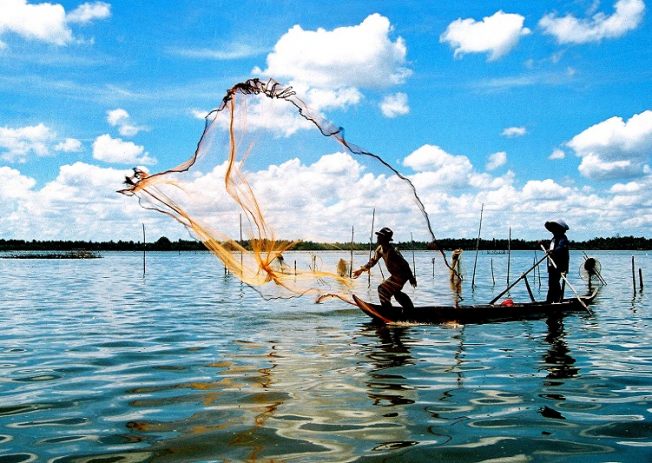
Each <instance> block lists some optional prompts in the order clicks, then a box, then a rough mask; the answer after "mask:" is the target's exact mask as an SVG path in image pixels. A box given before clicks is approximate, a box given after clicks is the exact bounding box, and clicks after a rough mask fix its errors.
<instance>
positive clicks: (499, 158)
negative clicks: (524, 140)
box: [487, 151, 507, 170]
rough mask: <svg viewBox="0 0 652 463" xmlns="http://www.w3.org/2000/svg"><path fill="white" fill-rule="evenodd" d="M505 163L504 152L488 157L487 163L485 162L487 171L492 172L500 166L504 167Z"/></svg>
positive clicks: (505, 156) (505, 154) (505, 155)
mask: <svg viewBox="0 0 652 463" xmlns="http://www.w3.org/2000/svg"><path fill="white" fill-rule="evenodd" d="M506 162H507V153H506V152H504V151H499V152H497V153H494V154H492V155H490V156H489V161H488V162H487V170H494V169H497V168H498V167H500V166H503V165H505V163H506Z"/></svg>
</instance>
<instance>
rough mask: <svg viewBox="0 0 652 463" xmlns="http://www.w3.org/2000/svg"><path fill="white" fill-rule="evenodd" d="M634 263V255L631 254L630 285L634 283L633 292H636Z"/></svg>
mask: <svg viewBox="0 0 652 463" xmlns="http://www.w3.org/2000/svg"><path fill="white" fill-rule="evenodd" d="M635 267H636V265H635V264H634V256H632V285H634V292H636V269H635Z"/></svg>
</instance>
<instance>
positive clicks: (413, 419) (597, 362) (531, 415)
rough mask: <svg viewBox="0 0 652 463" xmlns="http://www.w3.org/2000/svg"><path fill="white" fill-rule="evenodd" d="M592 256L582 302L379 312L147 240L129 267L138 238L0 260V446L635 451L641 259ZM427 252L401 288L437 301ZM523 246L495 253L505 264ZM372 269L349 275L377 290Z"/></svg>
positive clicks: (316, 458)
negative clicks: (576, 306) (373, 316)
mask: <svg viewBox="0 0 652 463" xmlns="http://www.w3.org/2000/svg"><path fill="white" fill-rule="evenodd" d="M590 254H591V255H592V256H595V257H597V258H598V259H599V260H600V262H601V263H602V270H603V276H604V277H605V279H606V280H607V282H608V285H607V286H606V287H604V288H603V289H602V291H601V292H600V294H599V297H598V299H597V301H596V303H595V305H594V310H595V313H594V314H593V315H589V314H587V313H581V314H572V315H568V316H566V317H564V318H563V319H561V320H537V321H523V322H509V323H500V324H488V325H467V326H401V327H390V328H387V327H385V328H380V327H375V326H373V325H371V324H369V323H368V319H367V318H366V317H365V316H364V315H363V314H362V312H360V311H358V310H357V309H355V308H353V307H352V306H349V305H347V304H344V303H341V302H339V301H330V302H327V303H325V304H321V305H315V304H313V303H312V300H311V299H310V298H303V299H293V300H276V301H264V300H262V299H261V298H260V297H259V296H258V294H257V293H256V292H254V291H252V290H251V289H250V288H248V287H246V286H243V285H241V284H240V283H239V282H238V281H237V280H236V279H234V278H233V277H231V276H225V275H224V271H223V268H222V266H221V265H220V264H219V263H218V262H217V261H216V260H215V259H214V258H213V257H212V256H211V255H210V254H207V253H188V254H182V255H179V254H176V253H167V254H166V253H158V254H157V253H150V254H148V267H147V275H146V276H145V277H144V278H143V275H142V267H141V259H142V255H141V254H138V253H105V254H104V258H102V259H96V260H67V261H65V260H60V261H54V260H15V259H0V275H1V278H0V326H1V327H2V329H1V331H0V372H1V373H0V463H8V462H23V461H48V462H57V463H59V462H91V461H92V462H150V461H151V462H167V461H170V462H176V461H184V462H185V461H197V462H200V461H202V462H204V461H275V462H279V461H293V462H325V461H329V462H330V461H333V462H335V461H369V462H372V461H409V462H418V461H423V462H426V461H439V460H442V461H444V460H445V461H456V462H457V461H462V462H481V461H507V462H519V461H534V462H538V461H546V462H548V461H564V462H573V461H576V462H586V461H591V462H613V461H620V462H626V461H637V462H643V461H650V460H652V419H651V418H652V415H651V412H652V334H651V332H652V330H651V329H650V322H651V320H652V319H651V312H652V307H651V304H650V295H651V294H652V280H651V279H650V276H651V275H652V256H648V255H647V254H646V253H632V252H623V253H604V252H601V253H590ZM433 255H435V254H432V253H417V254H416V257H415V259H416V263H417V268H418V270H417V278H418V279H419V288H418V289H417V290H416V291H415V292H412V290H409V291H408V293H410V294H411V295H412V297H413V299H414V300H415V302H417V303H428V302H443V303H450V302H451V301H452V294H451V290H450V288H449V285H448V282H447V280H446V272H445V268H444V267H443V264H442V263H441V260H440V258H438V259H437V260H436V262H435V268H434V272H435V278H433V275H432V274H433V265H432V263H431V258H432V256H433ZM632 255H635V256H636V261H635V262H636V268H637V269H638V268H639V267H640V268H642V271H643V276H644V278H647V280H646V285H647V286H646V287H644V288H643V290H642V291H641V290H640V288H637V290H636V292H635V291H634V289H633V287H632V274H631V257H632ZM340 257H345V258H348V257H347V253H343V254H342V255H338V254H336V253H324V254H320V256H319V261H320V262H321V263H322V265H323V268H324V269H329V268H332V269H334V268H335V261H336V260H337V259H338V258H340ZM365 257H366V256H365V253H361V254H358V255H356V264H357V265H359V264H362V263H364V262H365V261H366V258H365ZM409 257H411V256H409ZM533 258H534V255H533V253H531V252H527V253H526V252H516V253H512V259H511V274H512V279H513V278H514V277H515V276H517V275H518V274H520V273H521V272H522V271H524V270H526V269H527V268H528V267H529V266H530V265H531V264H532V263H533ZM310 259H311V256H310V254H309V253H305V254H302V253H296V254H288V255H286V261H287V262H288V263H290V262H291V261H292V260H297V261H298V266H299V267H301V266H306V265H307V262H309V261H310ZM473 259H474V254H473V253H472V252H467V253H465V255H464V257H463V267H464V274H465V276H466V279H465V283H464V287H463V293H462V296H463V298H464V301H463V302H464V303H472V302H487V301H489V300H491V299H492V297H493V296H494V295H496V294H498V293H499V292H500V291H501V290H502V289H504V287H505V286H506V268H507V256H506V255H488V254H480V256H479V258H478V264H477V270H476V288H475V290H474V291H472V290H471V288H470V280H471V276H472V270H473ZM410 260H411V259H410ZM581 260H582V255H581V253H573V254H572V264H571V266H572V267H573V268H574V269H577V267H578V266H579V264H580V262H581ZM492 268H493V279H495V281H496V282H495V285H494V284H493V279H492ZM571 273H572V274H571V275H570V276H571V281H572V283H573V284H574V286H575V287H576V288H577V289H578V290H579V291H581V292H585V290H586V286H587V285H586V283H585V282H583V281H582V280H581V279H580V278H579V276H578V272H577V271H573V272H571ZM374 276H375V277H377V276H379V275H378V272H377V271H376V273H375V274H374ZM530 282H531V285H532V287H533V289H534V291H535V294H536V295H537V296H538V295H539V283H538V278H534V279H532V280H530ZM374 283H376V284H377V282H372V289H371V290H368V288H367V280H366V278H361V279H360V280H358V282H357V284H358V285H359V286H358V288H357V289H356V292H357V293H359V294H361V295H363V296H364V297H365V298H367V299H369V298H371V299H373V300H376V295H375V284H374ZM541 284H542V289H541V291H542V293H541V297H545V286H546V281H545V273H544V275H542V283H541ZM637 284H638V277H637ZM510 296H511V297H512V298H514V299H521V300H525V299H527V293H526V292H525V289H524V286H523V285H522V284H521V285H518V286H517V287H516V288H515V290H514V291H512V292H511V294H510Z"/></svg>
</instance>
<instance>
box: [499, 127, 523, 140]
mask: <svg viewBox="0 0 652 463" xmlns="http://www.w3.org/2000/svg"><path fill="white" fill-rule="evenodd" d="M525 134H527V129H526V128H525V127H507V128H505V129H503V131H502V132H501V135H502V136H503V137H507V138H513V137H522V136H524V135H525Z"/></svg>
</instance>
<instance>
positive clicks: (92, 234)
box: [0, 162, 180, 241]
mask: <svg viewBox="0 0 652 463" xmlns="http://www.w3.org/2000/svg"><path fill="white" fill-rule="evenodd" d="M127 174H129V171H128V170H118V169H113V168H103V167H98V166H94V165H90V164H86V163H83V162H75V163H73V164H71V165H62V166H61V167H60V168H59V172H58V175H57V176H56V178H55V179H54V180H52V181H50V182H48V183H46V184H44V185H42V186H40V187H38V185H37V182H36V181H35V180H34V179H33V178H31V177H28V176H25V175H23V174H21V173H20V172H18V171H17V170H14V169H10V168H7V167H0V214H2V216H3V220H2V221H0V236H3V237H13V238H19V239H32V238H35V239H83V240H94V241H95V240H111V239H133V240H134V241H137V240H138V239H140V227H141V222H147V224H148V229H150V230H151V229H155V230H156V231H157V232H158V233H160V235H163V234H168V233H171V232H174V230H175V229H176V233H177V235H178V234H179V228H180V227H179V226H176V225H175V224H174V223H171V221H170V220H169V219H168V218H167V217H165V218H164V217H162V216H157V215H155V214H153V213H152V212H151V211H145V210H143V209H142V208H141V207H140V206H139V205H138V203H137V201H133V198H127V197H125V196H122V195H119V194H118V193H116V190H117V189H119V188H120V187H121V184H122V182H123V180H124V177H125V176H126V175H127ZM150 225H155V226H152V227H151V228H150ZM160 235H159V236H160Z"/></svg>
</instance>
